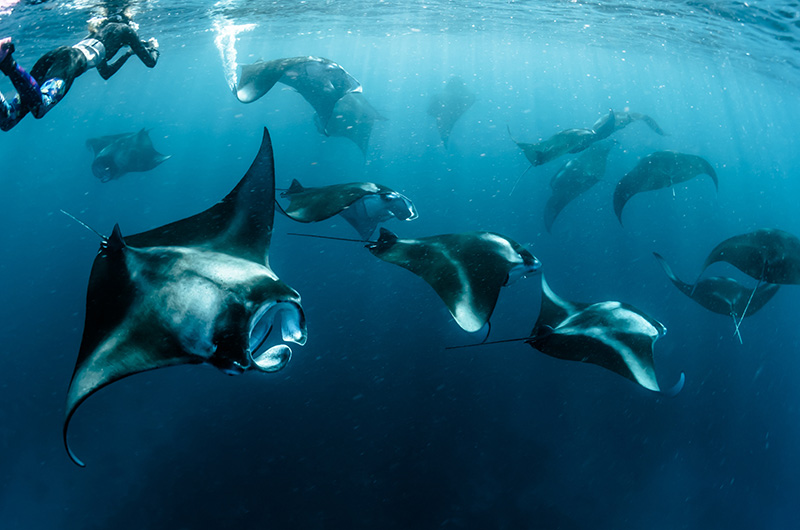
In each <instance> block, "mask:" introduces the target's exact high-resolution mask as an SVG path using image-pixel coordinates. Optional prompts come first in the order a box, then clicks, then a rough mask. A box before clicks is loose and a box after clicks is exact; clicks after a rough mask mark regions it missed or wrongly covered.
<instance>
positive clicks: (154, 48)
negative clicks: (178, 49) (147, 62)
mask: <svg viewBox="0 0 800 530" xmlns="http://www.w3.org/2000/svg"><path fill="white" fill-rule="evenodd" d="M145 46H146V47H147V51H149V52H150V55H151V56H152V57H153V60H154V61H158V58H159V56H160V55H161V52H160V51H158V41H157V40H156V39H155V37H152V38H151V39H149V40H148V41H147V43H146V44H145Z"/></svg>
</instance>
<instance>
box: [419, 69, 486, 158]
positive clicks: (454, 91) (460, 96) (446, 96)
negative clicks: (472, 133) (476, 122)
mask: <svg viewBox="0 0 800 530" xmlns="http://www.w3.org/2000/svg"><path fill="white" fill-rule="evenodd" d="M474 103H475V94H473V93H472V91H471V90H469V89H468V88H467V84H466V83H464V80H463V79H461V78H460V77H458V76H455V77H451V78H450V80H449V81H448V82H447V85H446V86H445V88H444V92H442V93H441V94H434V96H433V97H432V98H431V102H430V104H429V105H428V116H432V117H433V118H434V119H435V120H436V128H437V129H439V137H440V138H441V139H442V143H443V144H444V146H445V147H447V142H448V141H449V140H450V133H451V132H452V130H453V126H454V125H455V124H456V122H457V121H458V120H459V118H461V116H463V115H464V113H465V112H467V111H468V110H469V109H470V107H472V105H473V104H474Z"/></svg>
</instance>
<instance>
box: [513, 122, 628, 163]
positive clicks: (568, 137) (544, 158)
mask: <svg viewBox="0 0 800 530" xmlns="http://www.w3.org/2000/svg"><path fill="white" fill-rule="evenodd" d="M612 132H614V111H613V110H612V111H609V113H608V116H607V117H606V121H605V124H604V129H601V130H595V129H567V130H565V131H561V132H559V133H556V134H554V135H553V136H551V137H550V138H548V139H547V140H544V141H541V142H538V143H535V144H528V143H524V142H518V141H516V140H514V138H513V136H512V138H511V139H512V140H513V141H514V143H515V144H517V146H518V147H519V148H520V149H522V152H523V153H524V154H525V158H527V159H528V162H530V163H531V166H532V167H535V166H541V165H542V164H546V163H547V162H550V161H551V160H555V159H556V158H559V157H560V156H563V155H566V154H567V153H579V152H581V151H583V150H584V149H586V148H587V147H589V146H590V145H592V144H593V143H595V142H597V141H599V140H602V139H603V138H606V137H608V135H610V134H611V133H612ZM508 134H509V135H511V130H510V129H509V132H508Z"/></svg>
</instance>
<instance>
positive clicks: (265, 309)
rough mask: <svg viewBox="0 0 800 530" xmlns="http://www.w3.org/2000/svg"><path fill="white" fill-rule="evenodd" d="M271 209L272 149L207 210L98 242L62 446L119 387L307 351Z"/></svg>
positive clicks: (264, 149) (256, 365)
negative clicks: (274, 246)
mask: <svg viewBox="0 0 800 530" xmlns="http://www.w3.org/2000/svg"><path fill="white" fill-rule="evenodd" d="M274 208H275V174H274V163H273V157H272V144H271V141H270V137H269V133H268V132H267V130H266V129H264V135H263V139H262V143H261V148H260V149H259V151H258V155H257V156H256V158H255V160H254V161H253V163H252V165H251V166H250V169H249V170H248V171H247V173H246V174H245V175H244V177H243V178H242V179H241V181H240V182H239V184H238V185H237V186H236V187H235V188H234V189H233V191H231V192H230V193H229V194H228V195H227V196H226V197H225V198H224V199H223V200H222V201H221V202H219V203H217V204H216V205H214V206H212V207H211V208H209V209H208V210H206V211H204V212H202V213H199V214H197V215H194V216H192V217H188V218H186V219H183V220H180V221H176V222H173V223H170V224H167V225H165V226H162V227H159V228H154V229H152V230H148V231H146V232H142V233H140V234H135V235H131V236H127V237H124V238H123V236H122V232H121V231H120V229H119V226H115V227H114V230H113V232H112V234H111V235H110V236H108V237H104V238H103V241H102V244H101V246H100V250H99V252H98V254H97V257H96V258H95V260H94V264H93V265H92V272H91V274H90V276H89V287H88V291H87V296H86V322H85V325H84V330H83V339H82V341H81V346H80V351H79V352H78V360H77V362H76V365H75V371H74V373H73V375H72V380H71V381H70V385H69V389H68V391H67V405H66V416H65V419H64V432H63V434H64V445H65V447H66V448H67V451H68V453H69V455H70V458H72V460H73V461H74V462H75V463H76V464H78V465H80V466H83V463H82V462H81V461H80V460H78V458H77V457H76V456H75V454H74V453H73V452H72V450H71V449H70V446H69V443H68V440H67V430H68V428H69V423H70V420H71V418H72V416H73V414H74V413H75V411H76V409H77V408H78V406H80V404H81V403H83V402H84V401H85V400H86V399H87V398H88V397H89V396H90V395H92V394H94V393H95V392H97V391H98V390H100V389H101V388H103V387H104V386H106V385H109V384H111V383H113V382H114V381H117V380H119V379H122V378H123V377H127V376H129V375H133V374H136V373H139V372H144V371H146V370H153V369H156V368H163V367H166V366H175V365H181V364H200V363H207V364H210V365H212V366H215V367H216V368H218V369H219V370H221V371H223V372H224V373H227V374H231V375H234V374H241V373H243V372H246V371H248V370H257V371H261V372H275V371H277V370H280V369H281V368H283V366H285V365H286V363H287V362H288V361H289V359H290V357H291V353H292V351H291V349H290V348H289V347H288V346H287V345H286V344H282V343H280V340H279V339H278V343H277V344H272V342H273V341H274V340H275V339H274V338H273V337H272V336H271V331H272V329H273V328H277V329H280V331H281V338H282V339H283V340H284V341H291V342H295V343H297V344H301V345H302V344H304V343H305V341H306V326H305V317H304V314H303V309H302V307H301V305H300V295H299V294H298V293H297V292H296V291H295V290H294V289H292V288H291V287H289V286H288V285H286V284H285V283H283V282H282V281H281V280H280V279H279V278H278V277H277V276H276V275H275V273H274V272H273V271H272V269H270V267H269V262H268V258H269V246H270V240H271V237H272V226H273V216H274Z"/></svg>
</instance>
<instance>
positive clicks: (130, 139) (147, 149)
mask: <svg viewBox="0 0 800 530" xmlns="http://www.w3.org/2000/svg"><path fill="white" fill-rule="evenodd" d="M86 147H88V148H89V149H91V150H92V151H93V152H94V161H93V162H92V173H94V176H95V177H97V178H99V179H100V181H101V182H108V181H109V180H114V179H118V178H120V177H121V176H122V175H124V174H125V173H130V172H133V171H150V170H151V169H153V168H155V167H156V166H158V165H159V164H161V163H162V162H163V161H164V160H167V159H168V158H170V157H171V156H172V155H162V154H161V153H159V152H158V151H156V150H155V148H154V147H153V141H152V140H150V134H149V133H148V132H147V131H146V130H145V129H142V130H140V131H139V132H136V133H123V134H112V135H109V136H100V137H98V138H89V139H88V140H86Z"/></svg>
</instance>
